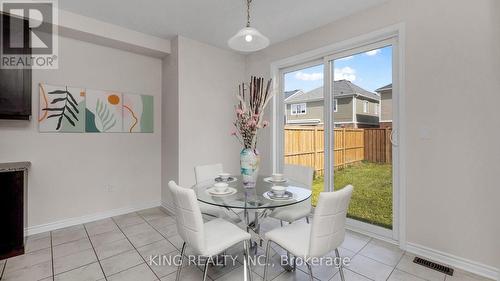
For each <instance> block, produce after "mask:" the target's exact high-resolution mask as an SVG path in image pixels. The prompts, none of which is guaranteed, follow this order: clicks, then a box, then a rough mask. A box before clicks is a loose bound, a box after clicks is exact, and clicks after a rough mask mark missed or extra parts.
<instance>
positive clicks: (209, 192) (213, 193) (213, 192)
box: [207, 187, 237, 196]
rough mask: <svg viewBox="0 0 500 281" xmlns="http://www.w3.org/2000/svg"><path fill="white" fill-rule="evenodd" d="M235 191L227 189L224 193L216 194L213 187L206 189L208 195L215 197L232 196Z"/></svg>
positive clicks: (230, 188)
mask: <svg viewBox="0 0 500 281" xmlns="http://www.w3.org/2000/svg"><path fill="white" fill-rule="evenodd" d="M236 191H237V190H236V189H235V188H232V187H228V188H227V189H226V191H224V192H218V191H216V190H215V187H211V188H208V189H207V192H208V194H210V195H215V196H226V195H233V194H235V193H236Z"/></svg>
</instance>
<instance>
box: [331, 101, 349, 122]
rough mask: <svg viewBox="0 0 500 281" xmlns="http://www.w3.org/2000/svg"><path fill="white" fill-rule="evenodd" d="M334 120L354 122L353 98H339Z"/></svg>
mask: <svg viewBox="0 0 500 281" xmlns="http://www.w3.org/2000/svg"><path fill="white" fill-rule="evenodd" d="M333 120H334V122H352V98H351V97H349V98H342V99H337V112H334V113H333Z"/></svg>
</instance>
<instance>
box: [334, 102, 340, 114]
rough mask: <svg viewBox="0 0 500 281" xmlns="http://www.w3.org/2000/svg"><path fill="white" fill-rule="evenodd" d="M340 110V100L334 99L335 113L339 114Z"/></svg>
mask: <svg viewBox="0 0 500 281" xmlns="http://www.w3.org/2000/svg"><path fill="white" fill-rule="evenodd" d="M338 110H339V102H338V99H333V112H337V111H338Z"/></svg>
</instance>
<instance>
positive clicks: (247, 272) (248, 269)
mask: <svg viewBox="0 0 500 281" xmlns="http://www.w3.org/2000/svg"><path fill="white" fill-rule="evenodd" d="M250 242H251V241H250ZM243 248H244V250H245V255H244V259H243V266H244V268H243V276H244V277H243V278H244V279H243V280H245V281H247V280H249V281H252V269H251V267H250V244H249V241H246V240H245V241H243ZM247 276H248V279H247Z"/></svg>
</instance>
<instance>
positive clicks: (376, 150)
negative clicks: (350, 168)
mask: <svg viewBox="0 0 500 281" xmlns="http://www.w3.org/2000/svg"><path fill="white" fill-rule="evenodd" d="M364 131H365V159H364V160H366V161H369V162H375V163H392V144H391V133H392V130H391V129H390V128H386V129H364Z"/></svg>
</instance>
